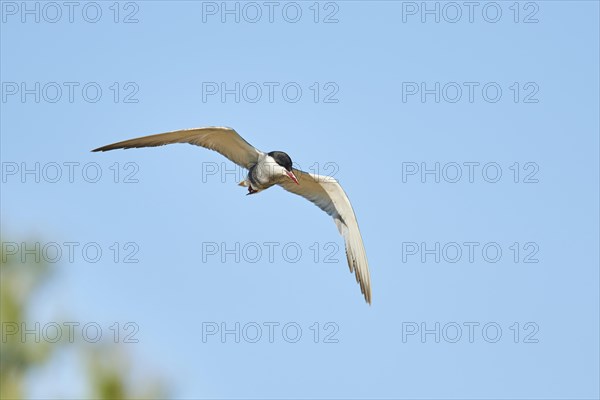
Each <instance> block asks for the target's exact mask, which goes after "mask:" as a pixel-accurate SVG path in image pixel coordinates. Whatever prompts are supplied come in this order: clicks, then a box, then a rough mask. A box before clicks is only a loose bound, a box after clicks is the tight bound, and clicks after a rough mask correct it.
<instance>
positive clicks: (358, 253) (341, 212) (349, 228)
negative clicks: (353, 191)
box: [279, 169, 371, 304]
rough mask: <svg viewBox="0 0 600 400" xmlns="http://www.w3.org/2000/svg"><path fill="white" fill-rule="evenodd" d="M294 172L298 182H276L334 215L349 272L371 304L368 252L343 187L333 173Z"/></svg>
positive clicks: (295, 170)
mask: <svg viewBox="0 0 600 400" xmlns="http://www.w3.org/2000/svg"><path fill="white" fill-rule="evenodd" d="M293 172H294V174H295V175H296V177H297V178H298V182H299V185H297V184H296V183H294V182H292V181H291V180H285V181H282V182H280V183H279V185H281V186H282V187H283V188H284V189H285V190H287V191H288V192H292V193H294V194H297V195H300V196H302V197H304V198H306V199H307V200H309V201H311V202H313V203H314V204H315V205H317V206H318V207H319V208H320V209H321V210H323V211H325V212H326V213H327V214H329V215H331V216H332V217H333V220H334V221H335V224H336V225H337V227H338V230H339V231H340V234H341V235H342V236H343V237H344V240H345V242H346V257H347V259H348V266H349V267H350V272H354V273H355V275H356V281H357V282H358V283H359V284H360V290H361V291H362V293H363V295H364V296H365V300H366V301H367V303H369V304H371V276H370V274H369V263H368V262H367V253H366V252H365V247H364V245H363V240H362V236H361V235H360V230H359V229H358V221H357V220H356V216H355V215H354V210H353V209H352V204H350V200H349V199H348V196H346V193H345V192H344V189H342V187H341V186H340V184H339V183H338V181H336V180H335V179H333V178H332V177H329V176H322V175H316V174H310V173H308V172H304V171H300V170H297V169H294V170H293Z"/></svg>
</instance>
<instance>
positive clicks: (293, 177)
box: [285, 171, 300, 185]
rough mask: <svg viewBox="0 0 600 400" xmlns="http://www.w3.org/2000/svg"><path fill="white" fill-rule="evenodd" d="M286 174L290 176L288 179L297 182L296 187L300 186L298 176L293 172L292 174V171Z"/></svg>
mask: <svg viewBox="0 0 600 400" xmlns="http://www.w3.org/2000/svg"><path fill="white" fill-rule="evenodd" d="M285 173H286V174H287V176H288V177H289V178H290V179H291V180H293V181H294V182H296V185H299V184H300V182H298V179H296V175H294V173H293V172H291V171H285Z"/></svg>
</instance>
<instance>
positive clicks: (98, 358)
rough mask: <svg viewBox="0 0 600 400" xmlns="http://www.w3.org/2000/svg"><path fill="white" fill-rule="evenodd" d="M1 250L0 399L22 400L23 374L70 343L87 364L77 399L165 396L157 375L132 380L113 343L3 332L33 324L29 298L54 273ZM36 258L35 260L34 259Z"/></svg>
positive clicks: (41, 264) (48, 360)
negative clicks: (50, 339)
mask: <svg viewBox="0 0 600 400" xmlns="http://www.w3.org/2000/svg"><path fill="white" fill-rule="evenodd" d="M2 243H4V241H2ZM3 249H4V246H2V250H0V322H1V324H2V338H1V339H2V340H1V342H0V399H22V398H25V396H27V387H25V384H26V378H27V376H28V375H29V374H31V373H32V372H34V371H35V370H39V369H44V368H50V367H51V362H52V358H53V357H54V356H56V355H57V354H58V353H59V352H61V351H65V350H67V347H69V346H70V347H69V348H73V346H74V348H75V349H76V350H77V352H78V353H79V354H80V355H81V356H82V359H83V360H84V362H85V365H86V367H87V368H85V371H84V373H85V375H86V385H87V389H86V393H84V394H82V395H81V397H82V398H83V397H85V396H87V397H89V398H93V399H133V398H135V399H141V398H166V397H167V395H166V394H165V390H164V385H163V384H162V383H161V382H162V381H161V380H160V379H158V380H157V379H148V378H145V379H143V380H142V381H141V382H134V381H133V379H132V372H133V371H134V370H135V367H134V366H132V364H133V363H132V361H131V360H130V359H129V358H130V357H129V356H128V355H127V353H126V352H124V350H123V349H122V348H120V347H118V346H117V345H116V344H114V343H111V342H108V341H107V342H105V343H99V344H96V345H91V344H89V343H83V344H82V343H77V342H75V343H69V342H67V341H58V342H57V343H50V342H47V341H44V340H40V341H39V342H36V340H35V339H34V338H32V337H31V336H28V337H25V338H23V337H22V336H21V334H19V333H18V334H6V333H7V332H9V331H10V329H16V328H19V329H20V327H21V324H22V323H26V324H27V326H33V324H34V323H35V322H34V321H31V318H30V315H29V314H30V312H31V303H32V299H34V298H35V296H36V295H39V294H40V290H41V289H42V288H43V287H44V286H51V282H50V280H51V277H53V275H55V271H54V270H53V268H52V266H50V265H48V264H46V263H44V262H35V259H36V257H28V258H27V259H25V260H22V259H21V255H20V254H14V255H7V254H4V252H3ZM32 259H33V261H31V260H32ZM37 259H38V260H40V258H39V257H38V258H37ZM23 261H24V262H23Z"/></svg>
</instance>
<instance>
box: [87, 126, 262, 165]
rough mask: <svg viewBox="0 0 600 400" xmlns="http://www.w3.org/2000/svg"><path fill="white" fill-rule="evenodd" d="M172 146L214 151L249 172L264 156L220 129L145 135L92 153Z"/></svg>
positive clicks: (227, 129)
mask: <svg viewBox="0 0 600 400" xmlns="http://www.w3.org/2000/svg"><path fill="white" fill-rule="evenodd" d="M172 143H190V144H194V145H196V146H201V147H205V148H207V149H210V150H214V151H216V152H219V153H221V154H222V155H224V156H225V157H227V158H228V159H230V160H231V161H233V162H234V163H236V164H237V165H239V166H240V167H243V168H247V169H250V167H252V166H253V165H254V164H256V163H257V162H258V157H259V156H260V155H261V154H262V153H261V152H260V151H259V150H257V149H256V148H255V147H254V146H252V145H251V144H250V143H248V142H246V141H245V140H244V138H242V137H241V136H240V135H239V134H238V133H237V132H236V131H235V130H233V129H231V128H225V127H217V126H211V127H206V128H194V129H184V130H180V131H173V132H167V133H159V134H157V135H150V136H144V137H139V138H136V139H130V140H125V141H123V142H118V143H113V144H109V145H107V146H102V147H99V148H97V149H94V150H92V151H108V150H115V149H130V148H133V147H156V146H163V145H165V144H172Z"/></svg>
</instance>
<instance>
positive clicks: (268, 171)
mask: <svg viewBox="0 0 600 400" xmlns="http://www.w3.org/2000/svg"><path fill="white" fill-rule="evenodd" d="M172 143H189V144H193V145H196V146H201V147H205V148H207V149H210V150H214V151H216V152H218V153H221V154H222V155H224V156H225V157H227V158H228V159H229V160H231V161H233V162H234V163H236V164H237V165H239V166H240V167H243V168H246V169H247V170H248V175H247V176H246V179H244V180H243V181H242V182H240V183H239V185H240V186H244V187H247V188H248V193H247V194H256V193H259V192H261V191H263V190H265V189H268V188H270V187H271V186H273V185H279V186H281V187H283V188H284V189H285V190H287V191H288V192H291V193H294V194H297V195H300V196H302V197H304V198H305V199H307V200H309V201H311V202H313V203H314V204H315V205H317V206H318V207H319V208H320V209H321V210H323V211H325V212H326V213H327V214H329V215H330V216H331V217H333V220H334V222H335V224H336V226H337V228H338V230H339V232H340V234H341V235H342V236H343V237H344V241H345V244H346V257H347V259H348V266H349V267H350V272H354V274H355V275H356V281H357V282H358V284H359V285H360V290H361V292H362V293H363V295H364V297H365V300H366V301H367V303H369V304H371V278H370V275H369V264H368V262H367V254H366V252H365V248H364V245H363V241H362V237H361V235H360V230H359V229H358V222H357V220H356V216H355V215H354V210H353V209H352V205H351V204H350V200H349V199H348V196H346V193H345V192H344V190H343V189H342V187H341V186H340V184H339V183H338V181H336V180H335V179H334V178H332V177H329V176H322V175H316V174H311V173H308V172H304V171H301V170H298V169H295V168H293V167H292V159H291V158H290V156H288V155H287V154H286V153H284V152H283V151H271V152H269V153H264V152H262V151H260V150H258V149H256V148H255V147H254V146H252V145H251V144H250V143H248V142H247V141H245V140H244V139H243V138H242V137H241V136H240V135H239V134H238V133H237V132H236V131H235V130H233V129H231V128H226V127H206V128H194V129H184V130H179V131H173V132H167V133H159V134H157V135H150V136H144V137H140V138H136V139H130V140H125V141H123V142H118V143H113V144H109V145H107V146H102V147H99V148H97V149H94V150H92V151H109V150H115V149H130V148H139V147H156V146H163V145H165V144H172Z"/></svg>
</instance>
